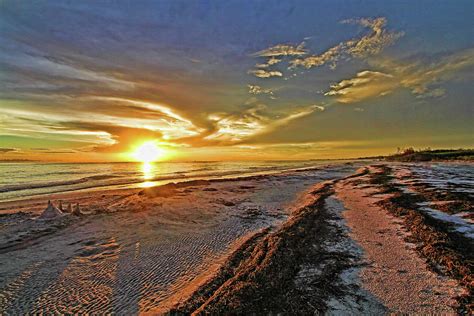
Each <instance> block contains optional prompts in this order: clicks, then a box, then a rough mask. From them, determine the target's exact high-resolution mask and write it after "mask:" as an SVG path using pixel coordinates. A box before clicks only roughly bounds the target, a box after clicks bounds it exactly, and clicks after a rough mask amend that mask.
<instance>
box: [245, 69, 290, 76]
mask: <svg viewBox="0 0 474 316" xmlns="http://www.w3.org/2000/svg"><path fill="white" fill-rule="evenodd" d="M248 73H249V74H252V75H255V76H256V77H259V78H270V77H281V76H283V74H282V73H281V72H280V71H276V70H272V71H266V70H263V69H256V70H250V71H249V72H248Z"/></svg>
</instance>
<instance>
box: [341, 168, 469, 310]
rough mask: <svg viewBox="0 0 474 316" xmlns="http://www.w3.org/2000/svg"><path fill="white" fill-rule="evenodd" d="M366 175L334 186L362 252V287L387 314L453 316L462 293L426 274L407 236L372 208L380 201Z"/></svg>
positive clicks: (387, 216) (449, 281)
mask: <svg viewBox="0 0 474 316" xmlns="http://www.w3.org/2000/svg"><path fill="white" fill-rule="evenodd" d="M368 177H369V176H368V175H365V176H361V177H359V178H356V179H347V180H344V181H341V182H339V183H338V184H337V185H336V192H337V194H336V196H337V198H338V199H340V200H341V201H342V202H343V203H344V206H345V208H346V211H345V212H343V216H344V218H345V219H346V221H347V225H348V226H349V228H350V236H351V237H352V238H353V239H354V240H355V241H357V242H358V243H359V244H360V245H361V246H362V248H363V250H364V253H365V257H366V260H367V262H368V265H367V266H366V267H365V268H364V269H363V270H362V272H361V274H360V277H361V280H362V286H363V287H364V288H365V289H367V290H368V291H369V292H370V293H372V294H373V295H375V296H376V297H377V298H378V299H379V300H380V301H381V302H382V303H383V304H384V305H385V306H386V307H387V308H388V309H389V310H390V311H391V312H394V313H407V314H418V315H420V314H424V315H427V314H443V315H448V314H456V313H455V310H454V308H453V306H455V305H456V302H455V300H454V299H453V298H454V297H455V296H456V295H459V294H461V293H463V289H462V288H460V287H459V286H458V284H457V282H456V281H455V280H452V279H449V278H447V277H441V276H439V275H436V274H435V273H433V272H431V271H429V270H428V268H427V265H426V263H425V260H423V259H421V258H420V257H419V255H418V254H417V253H416V252H415V251H414V249H413V248H414V245H410V244H407V243H406V242H405V241H404V238H403V237H404V236H405V235H406V234H407V232H405V231H404V229H403V228H402V226H401V225H400V220H397V219H396V218H394V217H393V216H392V215H390V214H389V213H388V212H387V211H385V210H384V209H382V208H381V207H380V206H378V205H377V204H376V203H377V202H379V201H381V199H383V198H384V195H380V194H377V193H378V192H379V189H378V188H377V187H376V186H370V185H367V183H368V182H370V179H369V178H368ZM361 181H362V183H361Z"/></svg>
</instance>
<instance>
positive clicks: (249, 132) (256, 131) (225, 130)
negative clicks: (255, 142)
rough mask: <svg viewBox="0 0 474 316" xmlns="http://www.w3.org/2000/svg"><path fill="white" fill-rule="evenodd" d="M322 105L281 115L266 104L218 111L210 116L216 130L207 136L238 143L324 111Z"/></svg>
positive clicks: (211, 138)
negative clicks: (231, 110) (268, 108)
mask: <svg viewBox="0 0 474 316" xmlns="http://www.w3.org/2000/svg"><path fill="white" fill-rule="evenodd" d="M324 109H325V108H324V107H323V106H320V105H310V106H307V107H300V108H298V109H296V110H293V111H291V112H287V113H283V114H280V115H275V114H270V113H268V111H267V107H266V106H265V105H262V104H260V105H257V106H255V107H252V108H249V109H247V110H245V111H243V112H241V113H237V114H225V113H216V114H213V115H210V116H209V119H210V120H212V121H214V122H215V126H216V131H215V132H214V133H212V134H210V135H208V136H206V137H205V139H206V140H210V141H217V142H219V143H220V144H226V143H227V144H236V143H241V142H243V141H244V140H246V139H248V138H250V137H255V136H257V135H260V134H264V133H269V132H272V131H273V130H275V129H276V128H278V127H281V126H285V125H288V124H289V123H291V122H292V121H294V120H297V119H300V118H303V117H305V116H308V115H310V114H312V113H314V112H316V111H324Z"/></svg>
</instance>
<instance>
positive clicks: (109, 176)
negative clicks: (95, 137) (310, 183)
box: [0, 160, 344, 201]
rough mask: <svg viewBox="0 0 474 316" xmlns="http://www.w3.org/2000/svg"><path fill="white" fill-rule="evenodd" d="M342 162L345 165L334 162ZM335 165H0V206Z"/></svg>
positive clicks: (240, 163)
mask: <svg viewBox="0 0 474 316" xmlns="http://www.w3.org/2000/svg"><path fill="white" fill-rule="evenodd" d="M337 162H341V163H342V162H344V161H337ZM337 162H336V161H328V160H317V161H315V160H312V161H259V162H254V161H253V162H252V161H245V162H155V163H148V164H143V163H132V162H130V163H128V162H127V163H25V162H21V163H0V201H10V200H17V199H25V198H30V197H33V196H38V195H43V194H51V193H61V192H68V191H78V190H94V189H97V188H102V189H120V188H136V187H150V186H155V185H161V184H166V183H169V182H180V181H187V180H193V179H218V178H229V177H238V176H247V175H255V174H266V173H273V172H281V171H286V170H294V169H301V168H310V167H317V166H321V165H327V164H329V163H331V164H334V163H337Z"/></svg>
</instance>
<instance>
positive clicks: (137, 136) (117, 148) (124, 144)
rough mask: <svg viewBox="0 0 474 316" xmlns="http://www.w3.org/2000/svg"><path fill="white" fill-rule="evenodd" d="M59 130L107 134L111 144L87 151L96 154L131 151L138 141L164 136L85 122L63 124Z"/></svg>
mask: <svg viewBox="0 0 474 316" xmlns="http://www.w3.org/2000/svg"><path fill="white" fill-rule="evenodd" d="M57 128H58V129H69V130H78V131H85V132H87V131H88V132H102V133H104V132H105V133H107V134H108V135H109V137H110V139H111V140H112V142H111V143H109V144H102V145H95V146H93V147H92V148H89V149H87V150H91V151H96V152H112V153H120V152H124V151H128V150H130V148H131V147H132V146H133V145H135V144H136V143H137V141H145V140H155V139H161V138H162V134H161V133H160V132H158V131H152V130H149V129H145V128H131V127H125V126H118V125H111V124H101V123H93V122H83V121H70V122H62V123H61V124H60V126H59V127H57Z"/></svg>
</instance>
